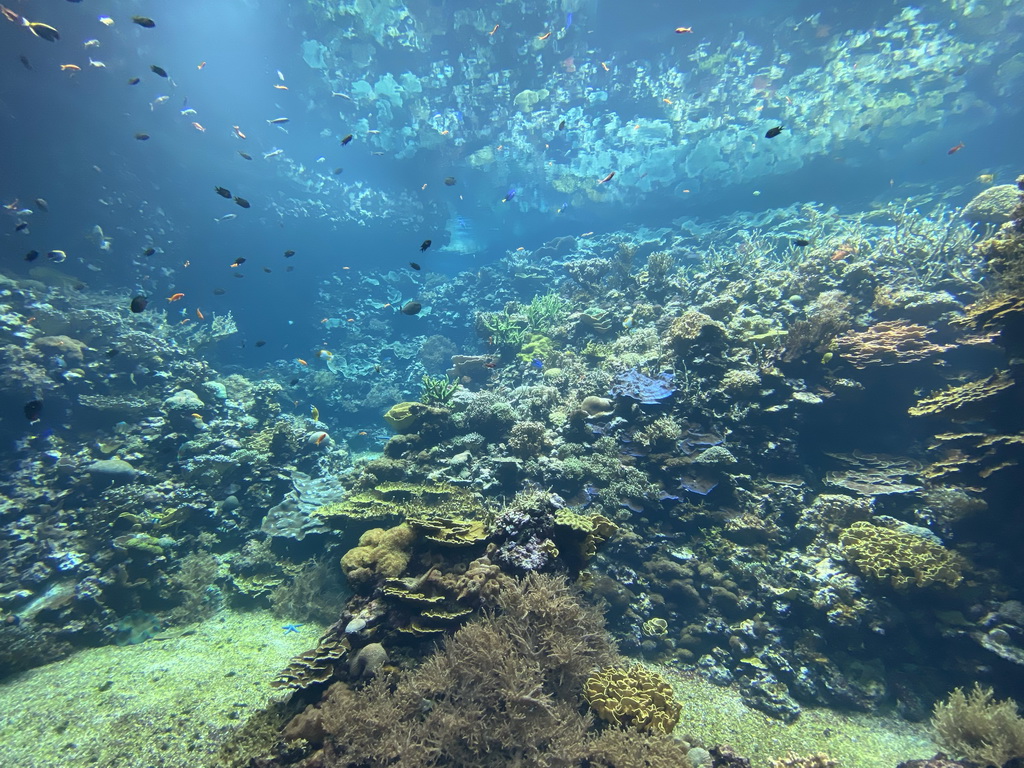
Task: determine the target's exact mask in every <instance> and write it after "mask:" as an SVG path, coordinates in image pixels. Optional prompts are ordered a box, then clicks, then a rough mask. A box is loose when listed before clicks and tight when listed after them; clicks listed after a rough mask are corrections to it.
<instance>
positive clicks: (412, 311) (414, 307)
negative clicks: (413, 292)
mask: <svg viewBox="0 0 1024 768" xmlns="http://www.w3.org/2000/svg"><path fill="white" fill-rule="evenodd" d="M421 309H423V305H422V304H420V303H419V302H418V301H410V302H409V303H408V304H406V305H405V306H404V307H402V314H403V315H418V314H419V313H420V310H421Z"/></svg>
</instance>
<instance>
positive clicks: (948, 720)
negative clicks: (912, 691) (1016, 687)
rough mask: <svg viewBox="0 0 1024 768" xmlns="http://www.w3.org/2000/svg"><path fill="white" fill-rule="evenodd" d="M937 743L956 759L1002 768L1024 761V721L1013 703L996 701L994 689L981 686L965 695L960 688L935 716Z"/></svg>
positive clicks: (976, 686)
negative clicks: (1016, 760) (1012, 761)
mask: <svg viewBox="0 0 1024 768" xmlns="http://www.w3.org/2000/svg"><path fill="white" fill-rule="evenodd" d="M931 725H932V729H933V730H934V732H935V741H936V742H937V743H938V744H939V746H940V747H941V748H942V749H944V750H945V751H947V752H949V753H950V754H952V755H955V756H956V757H959V758H962V759H965V760H970V761H971V762H972V763H977V764H978V765H980V766H986V767H987V766H995V768H1001V767H1002V766H1003V765H1006V764H1007V763H1008V762H1009V761H1010V760H1012V759H1013V758H1020V757H1024V719H1021V718H1020V717H1019V716H1018V715H1017V702H1015V701H1014V700H1013V699H1004V700H1003V701H996V700H994V699H993V694H992V689H991V688H982V687H981V686H980V685H978V684H977V683H975V684H974V689H973V690H972V691H971V692H970V693H969V694H967V695H966V696H965V695H964V692H963V689H961V688H956V689H954V690H953V692H952V693H950V694H949V698H947V699H946V700H945V701H940V702H936V704H935V709H934V711H933V712H932V721H931Z"/></svg>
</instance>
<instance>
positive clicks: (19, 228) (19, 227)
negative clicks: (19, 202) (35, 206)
mask: <svg viewBox="0 0 1024 768" xmlns="http://www.w3.org/2000/svg"><path fill="white" fill-rule="evenodd" d="M26 229H28V222H27V221H19V222H18V223H17V224H15V225H14V231H15V232H24V231H25V230H26Z"/></svg>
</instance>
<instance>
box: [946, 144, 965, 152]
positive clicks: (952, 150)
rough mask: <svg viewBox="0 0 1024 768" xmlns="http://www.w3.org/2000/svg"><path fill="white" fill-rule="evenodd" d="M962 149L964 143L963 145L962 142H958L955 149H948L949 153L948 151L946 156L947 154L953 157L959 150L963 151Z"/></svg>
mask: <svg viewBox="0 0 1024 768" xmlns="http://www.w3.org/2000/svg"><path fill="white" fill-rule="evenodd" d="M963 148H964V143H963V142H962V141H961V142H960V143H959V144H957V145H956V146H955V147H950V148H949V151H948V152H946V154H947V155H955V154H956V153H957V152H959V151H960V150H961V149H963Z"/></svg>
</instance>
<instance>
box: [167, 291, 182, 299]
mask: <svg viewBox="0 0 1024 768" xmlns="http://www.w3.org/2000/svg"><path fill="white" fill-rule="evenodd" d="M184 298H185V294H184V293H175V294H172V295H170V296H168V297H167V300H168V301H181V300H182V299H184Z"/></svg>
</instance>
